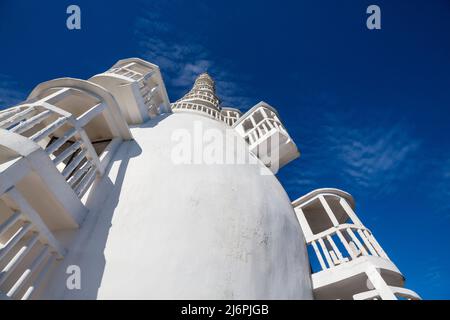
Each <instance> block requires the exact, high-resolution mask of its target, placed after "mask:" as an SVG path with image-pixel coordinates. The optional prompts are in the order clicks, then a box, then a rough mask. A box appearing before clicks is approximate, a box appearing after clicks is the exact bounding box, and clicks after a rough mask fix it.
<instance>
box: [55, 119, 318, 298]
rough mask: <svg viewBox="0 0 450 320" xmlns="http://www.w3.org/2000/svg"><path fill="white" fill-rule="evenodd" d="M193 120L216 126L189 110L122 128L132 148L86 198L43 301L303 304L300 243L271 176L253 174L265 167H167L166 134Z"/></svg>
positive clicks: (305, 279)
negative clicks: (72, 277)
mask: <svg viewBox="0 0 450 320" xmlns="http://www.w3.org/2000/svg"><path fill="white" fill-rule="evenodd" d="M196 121H199V122H201V124H202V126H203V128H204V129H208V128H215V129H218V130H220V131H221V132H225V129H226V126H225V124H223V123H221V122H219V121H216V120H212V119H209V118H206V117H203V116H200V115H195V114H191V113H175V114H171V115H169V116H167V117H166V118H157V119H154V120H150V121H149V122H147V123H145V124H143V125H140V126H137V127H134V128H132V129H131V131H132V134H133V136H134V139H135V141H128V142H125V143H123V144H122V145H121V147H120V149H119V150H118V151H117V152H116V154H115V155H114V158H113V160H112V161H111V166H112V167H111V170H109V175H108V176H105V177H104V178H103V179H102V180H101V182H100V185H98V186H97V187H96V188H95V190H94V191H95V192H94V193H93V194H92V195H90V198H92V199H93V200H92V201H88V206H89V207H90V208H91V212H90V214H89V215H88V217H87V218H86V221H85V222H84V225H83V228H82V229H81V230H80V233H81V234H80V235H79V236H78V237H77V239H76V240H75V241H76V244H74V245H72V246H71V247H72V250H71V251H70V252H69V255H68V256H67V257H66V258H65V259H64V260H63V261H62V264H64V266H62V268H60V272H59V275H58V276H59V277H61V281H55V280H52V281H51V284H52V285H51V286H49V288H48V290H47V292H48V294H47V297H50V298H51V297H53V298H99V299H109V298H112V299H122V298H124V299H129V298H135V299H312V288H311V279H310V278H311V275H310V267H309V262H308V257H307V252H306V246H305V241H304V236H303V234H302V231H301V228H300V226H299V223H298V221H297V219H296V217H295V213H294V210H293V208H292V205H291V202H290V200H289V198H288V196H287V194H286V193H285V191H284V189H283V187H282V186H281V185H280V183H279V182H278V180H277V178H276V177H275V176H273V175H272V174H268V175H262V174H261V171H264V170H266V171H267V172H270V171H269V169H267V168H266V167H265V166H264V165H262V164H261V163H258V164H257V165H255V164H235V165H232V164H229V165H205V164H194V165H192V164H191V165H183V164H178V165H177V164H174V163H173V161H172V159H171V152H172V150H173V147H174V145H175V142H174V141H172V139H171V136H172V133H173V131H174V130H175V129H183V128H184V129H186V130H188V131H190V132H192V131H193V130H194V129H193V128H194V122H196ZM197 123H198V122H197ZM192 133H193V132H192ZM233 134H234V135H235V136H236V137H238V135H237V133H234V131H233ZM237 141H238V146H240V147H243V146H245V141H244V140H243V139H242V138H240V137H238V138H237ZM71 264H76V265H78V266H80V268H81V274H82V279H81V286H82V287H81V290H72V291H71V290H67V289H66V286H65V279H66V278H67V275H66V274H65V273H64V271H65V270H66V266H68V265H71Z"/></svg>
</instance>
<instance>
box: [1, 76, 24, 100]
mask: <svg viewBox="0 0 450 320" xmlns="http://www.w3.org/2000/svg"><path fill="white" fill-rule="evenodd" d="M25 97H26V95H25V94H24V93H23V91H21V89H20V87H19V85H18V83H17V82H15V81H14V80H12V79H11V78H10V77H8V76H6V75H4V74H0V109H4V108H7V107H10V106H12V105H15V104H17V103H18V102H20V101H22V100H24V99H25Z"/></svg>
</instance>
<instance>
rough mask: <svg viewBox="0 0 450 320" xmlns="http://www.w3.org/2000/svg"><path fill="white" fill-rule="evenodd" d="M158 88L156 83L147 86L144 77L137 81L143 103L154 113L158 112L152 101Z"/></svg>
mask: <svg viewBox="0 0 450 320" xmlns="http://www.w3.org/2000/svg"><path fill="white" fill-rule="evenodd" d="M158 89H159V86H158V85H155V86H153V87H151V88H149V87H148V86H147V84H146V81H145V80H144V79H142V80H141V81H140V82H139V90H140V92H141V96H142V99H143V100H144V104H145V105H146V106H147V110H148V111H149V112H152V111H154V112H155V113H159V110H155V109H156V108H157V105H155V103H154V98H155V97H156V95H157V93H158Z"/></svg>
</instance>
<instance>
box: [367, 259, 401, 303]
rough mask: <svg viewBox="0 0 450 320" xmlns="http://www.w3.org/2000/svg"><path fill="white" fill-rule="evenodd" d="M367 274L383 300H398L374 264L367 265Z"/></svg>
mask: <svg viewBox="0 0 450 320" xmlns="http://www.w3.org/2000/svg"><path fill="white" fill-rule="evenodd" d="M366 275H367V277H368V278H369V281H370V282H371V283H372V285H373V286H374V288H375V290H377V291H378V294H379V295H380V297H381V299H383V300H397V298H396V297H395V295H394V293H393V292H392V290H391V289H390V288H389V286H388V285H387V284H386V282H385V281H384V279H383V277H381V275H380V273H379V272H378V270H377V269H376V268H375V267H374V266H372V265H371V266H369V267H367V270H366Z"/></svg>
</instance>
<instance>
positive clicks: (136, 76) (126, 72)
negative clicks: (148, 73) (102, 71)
mask: <svg viewBox="0 0 450 320" xmlns="http://www.w3.org/2000/svg"><path fill="white" fill-rule="evenodd" d="M134 65H135V63H134V62H132V63H130V64H127V65H125V66H122V67H118V68H112V69H110V70H108V71H106V73H113V74H117V75H120V76H123V77H126V78H129V79H132V80H135V81H140V80H142V78H143V77H144V75H143V74H142V73H140V72H137V71H135V70H132V69H131V68H132V67H133V66H134Z"/></svg>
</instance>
